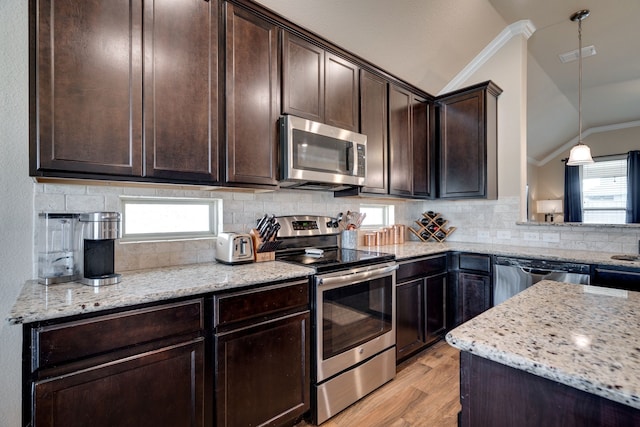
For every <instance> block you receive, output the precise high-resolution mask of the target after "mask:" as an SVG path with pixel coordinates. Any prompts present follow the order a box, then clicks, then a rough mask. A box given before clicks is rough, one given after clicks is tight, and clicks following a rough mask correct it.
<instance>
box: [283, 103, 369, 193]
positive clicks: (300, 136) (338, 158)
mask: <svg viewBox="0 0 640 427" xmlns="http://www.w3.org/2000/svg"><path fill="white" fill-rule="evenodd" d="M280 143H281V153H282V162H281V181H280V187H284V188H291V187H297V188H307V189H318V190H320V189H322V190H333V191H338V190H342V189H346V188H350V187H353V186H360V185H364V182H365V178H366V156H367V136H366V135H363V134H360V133H356V132H352V131H349V130H346V129H340V128H337V127H334V126H329V125H325V124H322V123H317V122H313V121H311V120H306V119H302V118H300V117H295V116H282V117H281V118H280Z"/></svg>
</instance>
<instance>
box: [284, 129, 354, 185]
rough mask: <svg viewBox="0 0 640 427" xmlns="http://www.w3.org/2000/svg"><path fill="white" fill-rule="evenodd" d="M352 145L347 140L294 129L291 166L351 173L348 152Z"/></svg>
mask: <svg viewBox="0 0 640 427" xmlns="http://www.w3.org/2000/svg"><path fill="white" fill-rule="evenodd" d="M352 146H353V143H351V142H349V141H343V140H341V139H335V138H331V137H329V136H325V135H318V134H314V133H310V132H305V131H302V130H299V129H294V130H293V167H294V168H295V169H303V170H310V171H318V172H333V173H337V174H340V175H351V174H352V171H350V170H349V165H350V161H349V152H350V151H351V147H352Z"/></svg>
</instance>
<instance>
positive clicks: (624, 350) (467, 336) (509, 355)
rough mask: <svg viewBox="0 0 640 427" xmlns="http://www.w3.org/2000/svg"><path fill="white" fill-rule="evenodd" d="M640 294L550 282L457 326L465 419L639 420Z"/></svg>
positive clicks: (515, 422) (452, 340)
mask: <svg viewBox="0 0 640 427" xmlns="http://www.w3.org/2000/svg"><path fill="white" fill-rule="evenodd" d="M639 320H640V293H638V292H629V291H622V290H612V289H608V288H600V287H594V286H582V285H573V284H567V283H560V282H553V281H549V280H545V281H542V282H539V283H538V284H536V285H534V286H532V287H530V288H529V289H527V290H525V291H523V292H521V293H520V294H518V295H516V296H514V297H513V298H511V299H509V300H507V301H505V302H504V303H502V304H500V305H498V306H496V307H494V308H492V309H490V310H489V311H486V312H484V313H482V314H481V315H479V316H477V317H475V318H474V319H472V320H470V321H468V322H466V323H464V324H462V325H461V326H459V327H458V328H456V329H454V330H453V331H451V332H449V333H448V334H447V336H446V339H447V342H448V343H449V344H450V345H452V346H454V347H456V348H458V349H460V350H461V355H460V387H461V393H460V400H461V404H462V412H461V419H460V421H461V422H460V425H461V426H489V425H490V426H493V427H496V426H542V425H544V426H563V427H567V426H595V425H598V426H632V425H640V375H639V373H640V323H639Z"/></svg>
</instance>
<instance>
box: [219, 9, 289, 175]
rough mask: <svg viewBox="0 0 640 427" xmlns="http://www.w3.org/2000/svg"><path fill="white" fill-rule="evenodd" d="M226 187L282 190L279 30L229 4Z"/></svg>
mask: <svg viewBox="0 0 640 427" xmlns="http://www.w3.org/2000/svg"><path fill="white" fill-rule="evenodd" d="M225 13H226V23H227V29H226V86H227V87H226V129H227V135H226V182H228V183H238V184H258V185H269V186H275V185H277V183H278V182H277V179H278V177H277V172H278V157H277V155H278V132H277V131H278V129H277V126H278V116H279V111H280V98H279V91H280V84H279V78H278V75H279V74H278V72H279V67H278V27H276V26H275V25H274V24H272V23H270V22H268V21H266V20H264V19H262V18H260V17H259V16H257V15H255V14H253V13H251V12H250V11H248V10H246V9H244V8H242V7H240V6H234V5H232V4H230V3H227V4H226V11H225Z"/></svg>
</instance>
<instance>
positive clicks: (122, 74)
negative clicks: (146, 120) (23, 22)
mask: <svg viewBox="0 0 640 427" xmlns="http://www.w3.org/2000/svg"><path fill="white" fill-rule="evenodd" d="M30 4H31V5H32V9H31V13H30V19H31V20H32V25H34V26H35V28H36V30H33V34H34V38H33V40H34V42H35V46H32V55H33V56H32V59H31V60H32V61H34V64H32V66H35V76H34V78H32V79H31V85H32V90H31V94H32V97H31V115H30V122H31V125H30V126H31V137H32V140H31V151H30V157H31V162H30V164H31V170H30V172H31V174H32V175H42V174H43V172H46V171H63V172H84V173H92V174H110V175H129V176H131V175H136V176H140V175H141V174H142V154H141V153H142V68H141V67H142V2H141V1H140V0H113V1H107V2H105V1H82V2H78V1H73V0H55V1H53V0H41V1H39V2H35V1H34V2H30ZM36 8H37V9H36Z"/></svg>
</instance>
